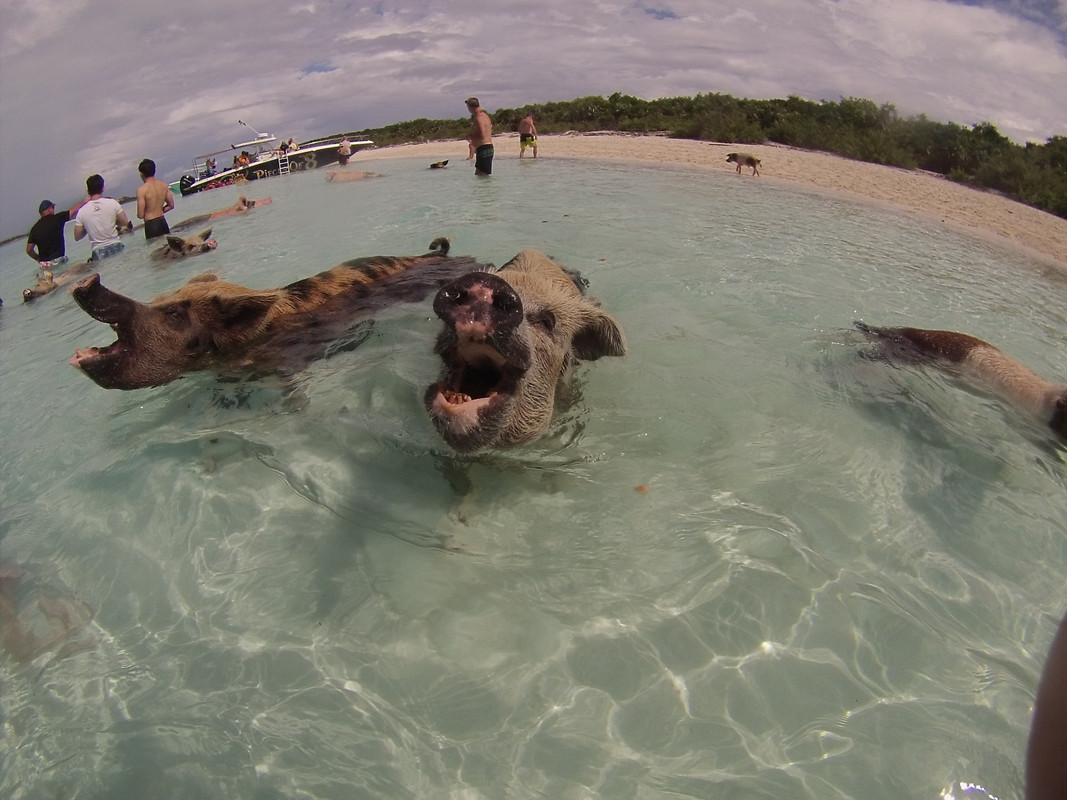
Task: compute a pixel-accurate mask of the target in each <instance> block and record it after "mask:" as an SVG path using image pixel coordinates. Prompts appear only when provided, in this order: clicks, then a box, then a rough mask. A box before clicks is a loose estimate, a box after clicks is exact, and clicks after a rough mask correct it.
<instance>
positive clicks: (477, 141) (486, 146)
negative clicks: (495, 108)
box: [467, 97, 493, 175]
mask: <svg viewBox="0 0 1067 800" xmlns="http://www.w3.org/2000/svg"><path fill="white" fill-rule="evenodd" d="M467 110H468V111H469V112H471V132H470V135H469V136H468V137H467V141H469V142H470V144H471V147H473V148H474V174H475V175H492V174H493V121H492V120H491V119H490V118H489V115H488V114H486V113H485V111H484V110H483V109H482V106H481V104H480V103H479V102H478V98H477V97H468V98H467Z"/></svg>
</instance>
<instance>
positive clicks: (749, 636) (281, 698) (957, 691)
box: [0, 158, 1067, 800]
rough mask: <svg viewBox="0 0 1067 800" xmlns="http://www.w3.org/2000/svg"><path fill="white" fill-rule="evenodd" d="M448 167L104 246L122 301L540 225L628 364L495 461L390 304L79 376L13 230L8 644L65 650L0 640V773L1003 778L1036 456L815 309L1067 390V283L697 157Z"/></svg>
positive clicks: (234, 782) (1038, 498)
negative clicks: (251, 375)
mask: <svg viewBox="0 0 1067 800" xmlns="http://www.w3.org/2000/svg"><path fill="white" fill-rule="evenodd" d="M456 161H457V162H458V163H454V164H453V166H452V167H450V168H449V169H447V170H444V171H432V172H431V171H429V170H427V169H425V167H426V164H425V163H423V162H422V161H410V160H382V161H377V162H366V163H361V164H359V165H357V166H358V167H360V168H367V169H377V170H378V171H380V172H382V173H383V174H384V175H385V177H384V178H382V179H379V180H375V181H369V182H364V183H349V184H330V183H326V182H325V181H324V175H323V174H322V173H321V172H320V173H310V174H307V175H293V176H290V177H289V178H287V179H277V180H272V181H262V182H258V183H253V184H250V185H248V186H247V187H245V193H246V194H248V195H249V196H250V197H263V196H266V195H267V194H270V195H271V196H273V198H274V202H273V203H272V204H270V205H268V206H263V207H260V208H257V209H255V210H254V211H253V212H252V213H251V214H250V215H248V216H247V217H246V218H243V219H233V218H229V219H224V220H220V221H218V222H217V223H216V224H215V225H214V235H215V236H216V238H217V239H218V240H219V242H220V246H219V249H218V250H217V251H216V252H215V253H212V254H209V255H205V256H202V257H199V258H196V259H192V260H188V261H184V262H176V263H174V264H171V265H169V266H158V265H155V264H151V263H150V262H149V261H148V258H147V251H148V247H147V245H146V244H145V243H144V241H143V239H140V238H134V239H132V240H127V250H126V252H125V253H124V254H123V255H122V256H120V257H118V258H115V259H111V260H108V261H106V262H104V265H103V270H102V276H103V281H104V283H105V284H106V285H108V286H109V287H111V288H113V289H115V290H117V291H121V292H123V293H125V294H129V295H131V296H134V297H137V298H140V299H149V298H151V297H153V296H155V295H156V294H159V293H161V292H163V291H166V290H168V289H170V288H173V287H175V286H177V285H179V284H180V283H182V282H184V281H185V280H186V279H187V278H188V277H190V276H192V275H193V274H196V273H198V272H201V271H204V270H207V269H214V270H218V271H220V272H221V273H222V274H223V275H224V276H225V277H226V278H228V279H230V280H233V281H236V282H239V283H244V284H247V285H250V286H255V287H263V288H265V287H270V286H275V285H280V284H283V283H287V282H290V281H292V280H294V279H296V278H300V277H304V276H306V275H309V274H312V273H313V272H317V271H319V270H321V269H324V268H327V267H329V266H332V265H333V264H336V263H338V262H340V261H342V260H345V259H348V258H352V257H356V256H362V255H370V254H374V253H389V254H409V253H416V252H423V251H424V250H425V247H426V245H427V244H428V242H429V241H430V239H431V238H433V237H434V236H438V235H444V234H447V235H451V236H452V237H453V239H454V242H453V252H454V253H461V254H462V253H467V254H472V255H475V256H476V257H478V258H479V259H481V260H484V261H491V262H494V263H497V264H502V263H503V262H504V261H506V260H507V259H508V258H510V257H511V256H512V255H514V253H515V252H517V251H518V250H519V249H520V248H522V247H525V246H536V247H540V248H541V249H543V250H545V251H546V252H548V253H550V254H552V255H554V256H556V257H557V258H558V259H560V260H561V261H562V262H564V263H566V264H567V265H568V266H571V267H575V268H578V269H580V270H582V271H583V273H584V274H585V275H586V276H587V277H588V278H589V280H590V282H591V293H592V294H594V295H596V296H597V297H599V298H600V299H601V300H602V301H603V304H604V306H605V307H606V308H607V309H608V310H610V311H611V312H612V313H613V314H614V315H615V316H616V317H617V318H618V319H619V320H620V322H621V323H622V325H623V326H624V328H625V329H626V332H627V336H628V339H629V344H630V350H631V352H630V354H629V355H628V356H627V357H626V358H625V359H606V360H603V361H601V362H597V363H595V364H593V365H589V366H588V367H585V368H583V370H582V373H581V374H582V377H583V381H582V383H583V390H582V397H581V399H580V402H579V403H578V404H577V405H576V407H575V408H573V409H572V410H571V411H570V412H568V413H567V414H566V415H565V416H564V417H563V418H562V419H561V420H560V423H559V425H558V426H557V428H556V429H555V430H554V431H553V434H552V435H551V436H550V437H548V438H547V439H545V440H543V441H541V442H539V443H537V444H536V445H534V446H531V447H527V448H523V449H520V450H516V451H511V452H507V453H502V454H498V455H495V456H492V457H484V458H480V459H475V460H461V459H457V458H455V457H453V456H451V455H450V454H449V453H448V451H447V450H446V449H445V448H444V446H443V445H442V444H441V443H440V442H439V441H438V440H437V438H436V435H435V434H434V433H433V431H432V429H431V428H430V425H429V423H428V422H427V421H426V419H425V416H424V414H423V411H422V408H421V399H420V398H421V395H422V391H423V388H424V387H425V385H426V384H427V383H429V382H430V381H432V380H433V379H434V378H435V376H436V373H437V364H436V363H435V360H434V358H433V356H432V354H431V352H430V345H431V341H432V337H433V335H434V334H435V332H436V330H437V324H436V323H435V321H434V320H433V319H432V313H431V312H430V311H429V308H428V306H427V305H425V304H424V305H421V306H403V307H397V308H394V309H392V310H390V311H388V312H387V313H385V314H383V315H381V316H380V317H379V319H378V320H377V322H376V324H375V326H374V329H373V333H372V334H371V336H370V337H369V338H368V340H367V341H366V342H365V343H364V344H363V345H361V346H360V347H359V348H357V349H355V350H354V351H351V352H345V353H340V354H338V355H337V356H335V357H333V358H332V359H330V360H328V361H326V362H321V363H319V364H317V365H315V366H313V367H312V368H311V369H310V370H309V371H308V372H307V373H306V374H304V375H303V376H302V377H301V379H300V386H299V389H300V391H299V392H298V393H297V396H296V397H295V398H294V399H291V400H289V401H285V400H283V398H282V390H281V388H280V387H279V386H278V385H276V384H272V383H271V382H264V383H258V384H247V385H241V386H235V385H233V384H223V383H220V382H219V381H218V380H216V379H215V378H214V377H213V376H211V375H209V374H197V375H192V376H189V377H186V378H185V379H183V380H180V381H178V382H175V383H173V384H170V385H169V386H166V387H161V388H157V389H149V390H142V391H137V392H124V393H123V392H108V391H105V390H103V389H99V388H98V387H96V386H95V385H94V384H92V383H91V382H89V381H88V380H87V379H86V378H84V377H83V376H81V375H80V374H79V373H78V372H77V371H76V370H74V369H73V368H71V367H69V366H68V365H67V363H66V362H67V361H68V360H69V358H70V356H71V355H72V354H73V352H74V350H75V349H76V348H79V347H85V346H89V345H95V344H107V343H109V342H110V341H111V338H112V337H111V332H110V331H109V330H108V329H107V327H106V326H104V325H102V324H100V323H98V322H96V321H94V320H92V319H91V318H89V317H88V316H87V315H86V314H84V312H82V311H81V310H80V309H78V308H77V307H76V306H75V305H74V303H73V301H72V300H71V299H70V297H69V295H67V294H66V293H65V292H64V293H63V294H58V293H57V294H54V295H52V296H49V297H46V298H43V299H42V300H39V301H38V302H37V303H35V304H32V305H23V304H21V303H20V302H19V292H20V290H21V289H22V288H24V287H25V286H28V285H30V284H31V283H32V272H33V270H32V264H31V262H30V261H29V260H28V259H27V258H26V257H25V255H24V254H23V252H22V249H23V244H24V243H23V242H21V241H20V242H16V243H13V244H10V245H7V246H5V247H3V248H2V249H0V296H3V297H4V298H5V300H6V302H7V305H6V306H5V308H4V309H3V311H2V312H0V345H2V346H0V404H2V409H3V413H2V415H0V425H2V431H3V436H2V439H0V442H2V444H0V454H2V456H0V457H2V464H3V466H2V472H0V481H2V501H0V502H2V506H0V537H2V538H0V560H3V561H11V562H16V563H18V564H19V565H20V566H21V568H22V571H23V573H24V577H23V581H22V586H21V590H20V607H21V614H22V618H23V619H24V620H25V621H26V622H27V623H28V624H30V625H32V626H34V627H35V629H36V630H37V631H38V632H42V631H44V630H45V629H46V627H47V624H46V623H47V620H46V619H45V618H44V617H43V616H42V615H41V613H40V611H39V610H38V609H37V606H36V598H37V597H38V596H39V595H42V594H43V595H45V596H47V597H60V598H64V597H66V598H75V599H76V600H77V601H78V602H79V603H82V604H84V605H85V606H86V607H88V608H90V609H91V610H92V612H93V618H92V622H91V623H90V624H89V626H88V627H87V628H86V629H85V630H83V631H82V632H81V633H80V634H79V637H78V641H80V642H85V643H87V644H91V648H90V649H87V650H84V651H82V652H78V653H76V654H74V655H71V656H69V657H67V658H63V659H57V658H55V656H56V654H57V651H58V648H53V650H52V651H50V652H49V653H48V654H46V655H44V656H41V657H40V658H39V659H37V660H36V661H34V662H33V663H31V664H29V665H22V666H20V665H18V664H17V663H15V661H14V660H13V659H11V658H7V657H5V658H4V659H3V660H2V661H0V680H2V687H0V688H2V695H0V710H2V714H3V718H2V725H3V728H2V730H0V758H2V769H0V794H3V795H4V796H11V797H26V798H36V797H55V796H68V797H79V798H143V797H148V796H152V797H163V798H171V797H173V798H192V797H204V798H216V797H217V798H244V797H247V798H256V799H257V800H259V799H260V798H282V797H285V798H290V797H307V798H346V799H347V798H382V797H411V798H427V797H441V798H462V799H463V800H467V799H468V798H498V797H509V798H519V797H553V798H588V797H606V798H607V797H610V798H659V797H694V798H706V797H716V798H731V797H738V798H741V797H744V798H753V797H767V798H772V797H773V798H781V797H810V798H820V800H821V799H822V798H845V797H854V798H882V797H885V798H899V797H914V798H937V797H939V796H941V794H942V793H943V792H946V791H948V790H950V789H951V788H952V787H953V786H955V785H956V782H959V781H963V782H967V783H973V784H978V785H980V786H982V787H984V791H985V792H987V793H989V794H990V795H993V796H996V797H999V798H1013V797H1021V795H1022V777H1021V776H1022V760H1023V751H1024V747H1025V742H1026V735H1027V728H1028V725H1029V715H1030V704H1031V703H1032V701H1033V696H1034V693H1035V689H1036V683H1037V678H1038V675H1039V671H1040V668H1041V664H1042V663H1043V659H1044V654H1045V650H1046V649H1047V647H1048V645H1049V643H1050V641H1051V638H1052V635H1053V633H1054V630H1055V626H1056V624H1057V622H1058V621H1059V618H1060V616H1061V614H1062V613H1063V610H1064V605H1063V597H1064V585H1065V576H1067V504H1065V485H1067V463H1065V457H1064V453H1063V450H1062V448H1061V449H1057V448H1056V447H1055V446H1052V445H1051V444H1050V442H1049V440H1048V438H1047V437H1045V436H1044V435H1043V434H1042V433H1041V432H1040V431H1037V430H1035V429H1033V428H1031V427H1029V426H1028V425H1026V424H1024V423H1022V422H1019V421H1016V420H1013V419H1012V418H1011V417H1010V415H1009V414H1008V413H1007V412H1006V410H1005V408H1004V406H1003V405H1002V404H1000V403H999V402H997V401H995V400H992V399H990V398H987V397H983V396H980V395H976V394H974V393H971V392H967V391H964V390H962V389H961V388H960V387H959V386H957V385H955V384H953V383H952V382H951V381H950V380H949V379H947V378H945V377H943V376H940V375H937V374H933V373H926V372H919V371H910V370H892V369H887V368H886V367H885V366H884V365H879V364H871V363H869V362H866V361H863V360H861V359H858V358H857V357H856V346H855V344H854V343H853V342H852V340H851V339H850V337H849V336H848V335H847V333H845V332H844V331H845V330H846V329H847V328H848V327H849V326H850V324H851V322H852V320H853V319H857V318H859V319H863V320H864V321H866V322H869V323H871V324H909V325H918V326H923V327H939V328H952V329H957V330H962V331H966V332H968V333H972V334H975V335H978V336H981V337H983V338H986V339H988V340H989V341H992V342H993V343H995V344H997V345H998V346H1000V347H1002V348H1003V349H1005V350H1006V351H1007V352H1009V353H1012V354H1013V355H1015V356H1017V357H1018V358H1020V359H1021V360H1023V361H1024V362H1026V363H1027V364H1029V365H1030V366H1031V367H1033V368H1034V369H1035V370H1036V371H1037V372H1039V373H1040V374H1042V375H1045V376H1047V377H1050V378H1057V377H1058V378H1059V379H1062V378H1063V377H1064V376H1067V360H1065V355H1064V354H1065V353H1067V280H1064V278H1063V277H1060V276H1057V275H1055V274H1050V273H1048V272H1047V271H1044V270H1043V269H1042V268H1041V267H1040V265H1038V264H1036V263H1033V262H1029V261H1027V260H1026V258H1025V256H1020V255H1019V254H1017V253H1015V252H1011V251H1006V250H1000V249H996V248H994V247H991V246H990V245H989V244H987V243H984V242H979V241H976V240H973V239H969V238H966V237H964V236H961V235H958V234H955V233H952V232H947V231H945V230H943V229H941V228H940V227H939V226H937V225H935V224H932V223H924V222H921V221H916V220H915V219H912V218H909V217H907V216H903V215H897V214H893V213H891V212H886V211H884V210H880V209H873V208H868V207H866V206H863V205H858V204H855V203H852V202H849V201H846V200H840V199H835V198H830V197H826V196H823V195H817V194H811V193H806V192H802V191H797V190H796V189H794V188H791V187H789V186H787V185H783V184H779V183H775V182H774V181H772V180H764V179H760V180H748V179H740V178H738V177H737V176H736V175H734V174H733V173H731V172H726V171H723V172H721V173H719V172H716V173H710V174H708V173H700V174H693V173H688V172H680V171H673V170H670V169H655V168H647V167H635V166H617V165H608V164H592V163H583V162H574V161H562V160H552V159H550V158H545V159H539V160H538V161H537V162H528V161H527V162H517V161H514V160H511V159H503V158H500V159H498V164H497V168H496V172H497V174H495V175H494V176H493V177H492V178H491V179H490V180H475V179H474V177H473V175H472V174H471V173H472V171H473V170H472V169H470V168H468V165H466V164H464V163H463V162H462V161H461V160H460V159H458V158H457V159H456ZM236 195H237V191H236V190H233V189H225V190H216V191H212V192H208V193H206V194H203V195H197V196H193V197H189V198H183V199H179V201H178V209H177V211H175V212H172V214H171V215H170V218H171V221H172V224H173V223H175V222H178V221H180V220H182V219H184V218H186V217H189V216H193V215H195V214H200V213H206V212H209V211H212V210H215V209H218V208H222V207H224V206H226V205H227V204H229V203H231V202H233V200H234V199H235V198H236ZM69 230H70V226H68V232H69ZM138 236H139V234H138ZM86 251H87V247H86V246H85V245H84V243H74V242H70V243H69V244H68V253H69V254H71V255H75V256H80V255H83V254H85V252H86ZM458 474H465V476H466V478H467V480H468V481H469V490H468V491H466V492H459V491H457V488H456V486H455V485H457V484H458V483H459V482H461V481H459V480H458V479H457V478H456V476H457V475H458ZM635 487H643V488H644V489H646V490H647V491H637V490H635ZM957 794H958V792H957ZM971 796H974V793H972V795H971Z"/></svg>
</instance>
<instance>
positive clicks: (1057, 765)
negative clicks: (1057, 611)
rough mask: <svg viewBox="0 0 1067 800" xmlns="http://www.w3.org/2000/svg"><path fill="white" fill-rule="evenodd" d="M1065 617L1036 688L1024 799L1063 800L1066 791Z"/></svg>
mask: <svg viewBox="0 0 1067 800" xmlns="http://www.w3.org/2000/svg"><path fill="white" fill-rule="evenodd" d="M1064 752H1067V617H1064V618H1063V620H1062V621H1061V622H1060V627H1059V630H1058V631H1057V632H1056V637H1055V638H1054V639H1053V640H1052V646H1051V647H1050V648H1049V652H1048V655H1047V656H1046V658H1045V667H1044V669H1043V670H1042V671H1041V682H1040V683H1039V684H1038V686H1037V698H1036V699H1035V701H1034V712H1033V721H1032V722H1031V723H1030V740H1029V742H1028V743H1027V747H1026V796H1027V798H1029V800H1053V798H1060V797H1063V796H1064V795H1063V793H1064V789H1065V788H1067V762H1065V761H1064V757H1063V755H1064Z"/></svg>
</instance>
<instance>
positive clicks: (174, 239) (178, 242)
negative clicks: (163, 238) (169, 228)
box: [167, 236, 185, 253]
mask: <svg viewBox="0 0 1067 800" xmlns="http://www.w3.org/2000/svg"><path fill="white" fill-rule="evenodd" d="M167 246H168V247H170V249H171V250H177V251H178V252H179V253H180V252H181V251H182V250H183V249H184V248H185V240H184V239H182V238H181V237H178V236H167Z"/></svg>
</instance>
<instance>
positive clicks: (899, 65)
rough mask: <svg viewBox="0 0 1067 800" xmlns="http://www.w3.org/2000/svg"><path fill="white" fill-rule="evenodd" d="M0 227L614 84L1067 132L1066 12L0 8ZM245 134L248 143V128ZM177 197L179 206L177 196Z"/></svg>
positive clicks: (933, 3) (971, 7) (947, 0)
mask: <svg viewBox="0 0 1067 800" xmlns="http://www.w3.org/2000/svg"><path fill="white" fill-rule="evenodd" d="M0 20H2V27H0V186H2V191H0V237H7V236H10V235H13V234H17V233H22V232H25V231H27V230H28V229H29V227H30V225H31V224H32V223H33V221H34V220H35V219H36V218H37V204H38V202H39V201H40V200H41V199H43V198H48V199H50V200H53V201H55V202H56V203H57V204H59V206H60V207H61V208H62V207H66V206H69V205H72V204H73V203H74V202H76V201H77V200H78V199H80V198H81V197H82V196H83V195H84V186H85V184H84V181H85V177H86V176H88V175H89V174H91V173H93V172H99V173H101V174H103V175H104V177H105V178H106V179H107V189H108V194H112V195H114V196H119V195H123V194H132V193H133V192H134V191H135V189H136V187H137V186H138V185H139V180H138V177H137V171H136V165H137V163H138V162H139V161H140V159H141V158H143V157H145V156H149V157H151V158H154V159H155V160H156V162H157V164H158V165H159V173H158V174H159V176H160V177H162V178H164V179H166V180H176V179H177V178H178V177H179V176H180V175H181V172H182V171H183V170H184V169H186V168H188V167H189V166H190V164H191V160H192V157H193V156H194V155H196V154H199V153H204V152H208V151H210V150H215V149H219V148H221V147H224V146H226V145H227V144H229V143H231V142H235V141H239V140H242V137H243V136H245V135H246V134H247V133H248V131H247V130H246V129H245V128H242V127H240V126H239V125H238V124H237V120H239V119H242V120H244V121H245V122H247V123H249V124H250V125H251V126H252V127H254V128H256V129H258V130H260V131H269V132H270V133H273V134H275V135H277V136H279V137H282V138H288V137H290V136H292V137H294V138H296V139H298V140H300V139H307V138H312V137H314V136H319V135H325V134H330V133H335V132H338V131H342V130H354V129H360V128H365V127H375V126H380V125H385V124H388V123H391V122H400V121H404V120H409V119H415V118H418V117H429V118H455V117H462V116H466V111H465V109H464V107H463V99H464V98H465V97H467V96H468V95H471V94H475V95H477V96H478V97H479V98H481V100H482V105H483V106H484V107H485V108H486V109H487V110H488V111H490V113H492V111H493V110H494V109H495V108H501V107H515V106H521V105H524V104H526V103H540V102H547V101H553V100H571V99H574V98H575V97H580V96H584V95H592V94H599V95H605V96H607V95H610V94H612V93H613V92H616V91H618V92H622V93H623V94H630V95H634V96H637V97H641V98H644V99H652V98H656V97H665V96H678V95H694V94H696V93H698V92H722V93H725V94H731V95H734V96H737V97H750V98H772V97H787V96H789V95H791V94H795V95H799V96H801V97H805V98H808V99H811V100H839V99H840V98H842V97H863V98H867V99H870V100H874V101H876V102H878V103H892V104H894V105H895V106H896V107H897V109H898V111H900V112H901V113H903V114H918V113H925V114H926V115H928V116H929V117H931V118H933V119H937V120H941V121H951V122H957V123H960V124H963V125H972V124H974V123H977V122H984V121H989V122H992V123H993V124H994V125H996V127H997V128H998V130H1000V132H1001V133H1003V134H1005V135H1006V136H1009V137H1011V138H1013V139H1015V140H1016V141H1019V142H1024V141H1027V140H1033V141H1038V142H1044V141H1045V140H1046V139H1048V137H1050V136H1053V135H1067V0H745V2H744V3H728V2H718V0H636V1H632V0H591V1H590V2H580V1H576V0H494V2H491V3H490V2H472V1H471V0H448V1H445V0H405V2H403V3H399V2H393V1H392V0H382V2H378V3H376V4H374V5H369V6H368V5H363V4H360V3H357V2H348V0H307V1H305V2H291V3H290V2H284V1H283V0H257V1H256V2H246V0H221V2H219V0H209V1H208V0H181V2H176V3H145V2H137V1H136V0H92V2H90V1H89V0H0ZM248 138H251V137H248ZM180 202H181V201H180V200H179V204H180Z"/></svg>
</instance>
